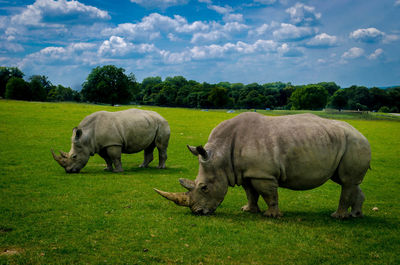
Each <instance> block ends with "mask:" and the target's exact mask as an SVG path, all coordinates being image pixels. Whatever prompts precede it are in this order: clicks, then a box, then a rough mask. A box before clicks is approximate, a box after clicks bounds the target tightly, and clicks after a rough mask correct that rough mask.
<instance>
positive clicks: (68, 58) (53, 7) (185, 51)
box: [0, 0, 400, 90]
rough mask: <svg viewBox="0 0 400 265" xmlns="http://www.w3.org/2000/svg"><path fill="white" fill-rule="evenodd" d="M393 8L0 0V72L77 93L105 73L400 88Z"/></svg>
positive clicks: (262, 0) (312, 1)
mask: <svg viewBox="0 0 400 265" xmlns="http://www.w3.org/2000/svg"><path fill="white" fill-rule="evenodd" d="M399 14H400V0H352V1H349V0H334V1H321V0H319V1H318V0H294V1H292V0H247V1H238V0H232V1H218V0H118V1H117V0H115V1H105V0H79V1H66V0H59V1H55V0H36V1H23V0H21V1H19V0H15V1H13V0H11V1H7V0H0V65H1V66H12V67H18V68H19V69H20V70H22V71H23V72H24V73H25V75H26V77H27V78H29V76H31V75H36V74H37V75H45V76H47V77H48V79H49V80H50V81H51V82H52V83H53V84H54V85H58V84H61V85H63V86H69V87H71V88H73V89H77V90H80V89H81V86H82V83H83V82H84V81H85V80H86V78H87V76H88V74H89V73H90V72H91V70H92V69H93V68H95V67H97V66H103V65H110V64H111V65H115V66H117V67H122V68H124V69H125V73H126V74H129V73H133V74H134V75H135V76H136V78H137V80H138V81H139V82H141V81H142V80H143V79H144V78H146V77H154V76H161V77H162V78H163V79H164V78H166V77H168V76H178V75H180V76H184V77H185V78H186V79H188V80H196V81H198V82H208V83H218V82H225V81H227V82H231V83H239V82H240V83H244V84H249V83H253V82H257V83H259V84H264V83H270V82H277V81H281V82H285V83H286V82H291V83H292V84H295V85H301V84H310V83H318V82H330V81H333V82H336V83H337V84H338V85H340V86H341V87H348V86H351V85H363V86H367V87H373V86H378V87H386V86H394V85H400V19H399Z"/></svg>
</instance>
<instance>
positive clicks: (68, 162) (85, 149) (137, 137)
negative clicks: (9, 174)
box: [52, 109, 170, 173]
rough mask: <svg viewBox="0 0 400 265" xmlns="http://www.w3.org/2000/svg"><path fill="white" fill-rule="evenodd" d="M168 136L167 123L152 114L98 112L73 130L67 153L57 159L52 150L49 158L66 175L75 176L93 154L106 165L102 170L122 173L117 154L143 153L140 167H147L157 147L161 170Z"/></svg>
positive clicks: (157, 115) (134, 111) (143, 112)
mask: <svg viewBox="0 0 400 265" xmlns="http://www.w3.org/2000/svg"><path fill="white" fill-rule="evenodd" d="M169 136H170V128H169V125H168V122H167V121H166V120H165V119H164V118H163V117H161V115H159V114H158V113H156V112H154V111H146V110H139V109H128V110H123V111H117V112H108V111H98V112H95V113H92V114H90V115H89V116H87V117H86V118H84V119H83V120H82V121H81V123H80V124H79V125H78V127H75V128H74V129H73V131H72V139H71V142H72V143H71V150H70V151H69V153H65V152H62V151H60V154H61V155H60V156H57V155H56V154H55V153H54V151H53V150H52V154H53V157H54V159H55V160H56V161H57V162H58V163H59V164H60V165H61V166H62V167H63V168H64V169H65V171H66V172H67V173H78V172H79V171H80V170H81V169H82V168H83V167H84V166H85V165H86V163H87V162H88V160H89V158H90V156H93V155H94V154H96V153H97V154H99V155H100V156H101V157H102V158H103V159H104V160H105V161H106V163H107V168H105V170H108V171H113V172H122V171H123V169H122V164H121V153H125V154H132V153H137V152H140V151H142V150H144V161H143V163H142V164H141V165H140V167H147V166H148V164H149V163H150V162H151V161H152V160H153V150H154V148H156V147H157V149H158V155H159V165H158V167H159V168H165V161H166V160H167V147H168V141H169ZM113 164H114V167H115V168H114V169H113V166H112V165H113Z"/></svg>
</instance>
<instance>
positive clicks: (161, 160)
mask: <svg viewBox="0 0 400 265" xmlns="http://www.w3.org/2000/svg"><path fill="white" fill-rule="evenodd" d="M157 150H158V168H165V162H166V161H167V148H157Z"/></svg>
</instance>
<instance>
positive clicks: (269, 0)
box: [254, 0, 276, 5]
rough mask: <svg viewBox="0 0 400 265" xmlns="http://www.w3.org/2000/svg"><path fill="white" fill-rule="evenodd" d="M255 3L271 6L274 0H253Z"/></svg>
mask: <svg viewBox="0 0 400 265" xmlns="http://www.w3.org/2000/svg"><path fill="white" fill-rule="evenodd" d="M254 2H256V3H260V4H263V5H272V4H275V3H276V0H254Z"/></svg>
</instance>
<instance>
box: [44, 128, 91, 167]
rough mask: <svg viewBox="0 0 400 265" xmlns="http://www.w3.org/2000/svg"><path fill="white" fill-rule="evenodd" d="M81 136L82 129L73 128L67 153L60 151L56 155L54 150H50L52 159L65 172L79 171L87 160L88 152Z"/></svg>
mask: <svg viewBox="0 0 400 265" xmlns="http://www.w3.org/2000/svg"><path fill="white" fill-rule="evenodd" d="M83 138H84V136H83V132H82V130H81V129H78V128H74V129H73V131H72V139H71V142H72V144H71V150H70V151H69V153H66V152H63V151H60V155H56V154H55V153H54V151H53V150H51V153H52V155H53V158H54V160H56V161H57V162H58V164H60V166H62V167H63V168H64V169H65V172H67V173H79V171H80V170H81V169H82V168H83V167H84V166H85V165H86V164H87V162H88V161H89V158H90V152H89V151H88V148H87V147H86V146H85V144H84V139H83Z"/></svg>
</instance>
